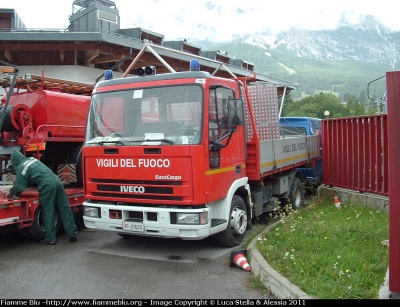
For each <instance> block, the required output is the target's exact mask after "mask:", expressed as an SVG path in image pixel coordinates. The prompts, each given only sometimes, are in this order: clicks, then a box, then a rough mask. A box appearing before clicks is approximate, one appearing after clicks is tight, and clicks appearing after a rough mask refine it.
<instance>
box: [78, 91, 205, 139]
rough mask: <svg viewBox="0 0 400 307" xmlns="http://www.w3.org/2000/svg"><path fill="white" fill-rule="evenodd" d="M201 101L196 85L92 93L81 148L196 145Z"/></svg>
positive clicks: (200, 124)
mask: <svg viewBox="0 0 400 307" xmlns="http://www.w3.org/2000/svg"><path fill="white" fill-rule="evenodd" d="M203 97H204V93H203V88H202V87H201V86H199V85H179V86H165V87H151V88H141V89H130V90H125V91H113V92H106V93H95V94H94V95H93V97H92V100H91V103H90V108H89V117H88V123H87V127H86V135H85V144H86V145H92V146H99V145H101V146H107V145H108V146H111V145H174V144H198V143H199V142H200V139H201V132H202V114H203Z"/></svg>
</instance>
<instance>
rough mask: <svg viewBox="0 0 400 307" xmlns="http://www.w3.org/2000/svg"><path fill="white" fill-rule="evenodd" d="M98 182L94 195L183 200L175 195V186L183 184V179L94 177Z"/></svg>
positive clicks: (133, 198)
mask: <svg viewBox="0 0 400 307" xmlns="http://www.w3.org/2000/svg"><path fill="white" fill-rule="evenodd" d="M92 182H96V183H97V186H96V191H94V192H93V193H92V195H93V196H99V197H104V198H112V199H113V200H115V199H116V198H120V199H121V198H123V199H129V200H145V199H149V200H163V201H182V199H183V198H182V197H181V196H173V195H174V186H182V182H181V181H143V180H107V179H92Z"/></svg>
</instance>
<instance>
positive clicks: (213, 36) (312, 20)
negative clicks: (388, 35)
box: [0, 0, 400, 42]
mask: <svg viewBox="0 0 400 307" xmlns="http://www.w3.org/2000/svg"><path fill="white" fill-rule="evenodd" d="M73 2H74V1H73V0H0V8H12V9H15V10H16V12H17V14H18V15H19V17H20V18H21V19H22V21H23V22H24V24H25V26H26V27H27V28H44V29H47V28H51V29H65V28H67V27H68V25H69V16H70V15H71V14H72V12H73V6H72V3H73ZM113 2H114V3H115V4H116V7H117V9H118V10H119V15H120V18H121V28H134V27H141V28H143V29H146V30H150V31H153V32H156V33H159V34H162V35H164V39H165V40H178V39H187V40H188V41H191V38H192V37H196V38H197V39H199V40H204V39H210V40H213V41H217V42H223V41H228V40H231V39H232V38H234V37H237V36H243V35H245V34H257V33H262V32H265V31H266V30H267V29H269V31H270V33H271V34H274V33H278V32H280V31H284V30H288V29H289V28H290V27H297V28H302V29H309V30H321V29H333V28H335V27H336V26H337V25H338V22H339V21H340V20H341V19H342V18H344V17H345V18H346V19H347V20H349V21H350V22H351V23H356V22H357V21H358V20H360V18H361V19H362V18H364V17H365V16H366V15H368V14H371V15H374V16H375V17H376V19H378V20H379V21H380V22H381V23H383V24H384V25H385V26H387V27H389V28H390V29H391V30H396V31H400V17H399V12H400V0H378V1H368V0H273V1H272V0H196V1H193V0H140V1H139V0H114V1H113Z"/></svg>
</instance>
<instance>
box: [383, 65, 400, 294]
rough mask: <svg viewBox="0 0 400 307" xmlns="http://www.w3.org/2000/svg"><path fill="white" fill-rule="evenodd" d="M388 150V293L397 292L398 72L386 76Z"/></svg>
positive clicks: (399, 225)
mask: <svg viewBox="0 0 400 307" xmlns="http://www.w3.org/2000/svg"><path fill="white" fill-rule="evenodd" d="M386 90H387V113H388V115H387V118H388V139H389V140H388V151H389V157H388V162H389V290H390V291H393V292H400V261H399V259H400V223H399V217H400V202H399V199H400V189H399V186H400V176H399V174H400V163H398V156H399V153H400V122H399V117H400V71H393V72H387V73H386Z"/></svg>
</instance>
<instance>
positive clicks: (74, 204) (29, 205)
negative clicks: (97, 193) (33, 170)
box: [0, 185, 83, 227]
mask: <svg viewBox="0 0 400 307" xmlns="http://www.w3.org/2000/svg"><path fill="white" fill-rule="evenodd" d="M10 188H11V185H6V186H1V187H0V192H1V195H0V227H1V226H5V225H11V224H17V223H20V224H22V225H25V224H26V223H28V224H29V223H30V222H31V221H32V220H33V218H34V211H35V210H36V208H37V207H38V206H39V205H40V202H39V192H38V190H37V188H35V187H29V188H27V189H26V190H25V191H24V192H23V193H22V194H21V195H20V197H19V198H18V199H15V200H9V199H7V197H6V195H7V193H8V190H9V189H10ZM65 191H66V193H67V197H68V200H69V202H70V205H71V208H72V210H73V211H75V210H78V208H80V207H81V206H82V203H83V189H82V188H75V187H66V188H65Z"/></svg>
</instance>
